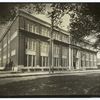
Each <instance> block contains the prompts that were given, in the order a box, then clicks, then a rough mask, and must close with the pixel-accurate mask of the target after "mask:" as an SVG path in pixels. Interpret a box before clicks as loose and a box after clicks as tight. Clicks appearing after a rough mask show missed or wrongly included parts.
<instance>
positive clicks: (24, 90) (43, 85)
mask: <svg viewBox="0 0 100 100" xmlns="http://www.w3.org/2000/svg"><path fill="white" fill-rule="evenodd" d="M47 95H49V96H77V95H78V96H88V95H89V96H99V95H100V74H90V75H66V76H52V77H46V78H40V79H32V80H27V81H20V82H12V83H8V84H5V85H0V96H47Z"/></svg>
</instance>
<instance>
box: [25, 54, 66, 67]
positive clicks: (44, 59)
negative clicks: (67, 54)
mask: <svg viewBox="0 0 100 100" xmlns="http://www.w3.org/2000/svg"><path fill="white" fill-rule="evenodd" d="M59 61H60V59H59V58H57V57H54V61H53V63H54V66H55V67H59ZM25 62H26V66H33V67H34V66H36V55H26V61H25ZM48 66H49V59H48V56H40V67H48ZM62 66H63V67H66V66H68V59H64V58H62Z"/></svg>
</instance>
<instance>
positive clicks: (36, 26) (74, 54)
mask: <svg viewBox="0 0 100 100" xmlns="http://www.w3.org/2000/svg"><path fill="white" fill-rule="evenodd" d="M51 40H52V42H53V43H52V49H51V46H50V41H51ZM51 52H52V56H51ZM96 54H97V51H96V50H95V49H94V48H93V47H92V45H91V44H90V43H89V42H86V41H84V42H80V43H78V42H75V41H71V36H70V34H69V33H68V32H67V31H65V30H63V29H60V28H54V30H53V35H52V36H51V24H49V23H47V22H45V21H42V20H40V19H38V18H36V17H34V16H32V15H30V14H28V13H26V12H24V11H19V13H18V15H17V16H16V17H15V19H14V20H13V22H12V24H11V25H10V27H9V28H8V29H7V31H6V32H5V33H4V34H3V36H2V37H1V39H0V66H1V67H5V66H6V64H8V63H9V62H10V60H12V61H13V66H15V67H14V68H15V69H17V70H24V71H25V70H26V71H27V70H28V71H38V72H40V71H47V72H49V71H50V70H51V69H53V70H54V71H67V70H74V69H76V70H77V69H92V68H97V66H96Z"/></svg>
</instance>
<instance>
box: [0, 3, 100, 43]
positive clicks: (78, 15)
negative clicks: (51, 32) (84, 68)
mask: <svg viewBox="0 0 100 100" xmlns="http://www.w3.org/2000/svg"><path fill="white" fill-rule="evenodd" d="M99 8H100V4H96V3H93V4H90V3H51V4H46V3H15V4H9V3H8V4H0V13H1V14H0V19H1V20H0V22H1V23H2V22H4V23H5V22H6V21H8V20H12V19H13V18H14V16H15V15H16V12H17V11H18V9H23V10H26V11H27V12H29V13H47V14H48V16H49V17H50V18H51V17H52V14H53V21H54V25H56V26H57V25H58V24H60V23H62V20H61V18H62V17H63V16H64V15H65V14H69V15H70V25H69V32H70V33H71V35H72V36H73V37H74V39H76V40H77V41H78V40H79V41H80V40H82V39H83V38H84V37H85V36H88V35H90V34H96V35H97V33H99V32H100V10H99ZM50 9H51V10H50ZM97 37H98V41H99V37H100V36H97ZM97 44H98V42H97Z"/></svg>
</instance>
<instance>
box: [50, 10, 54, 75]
mask: <svg viewBox="0 0 100 100" xmlns="http://www.w3.org/2000/svg"><path fill="white" fill-rule="evenodd" d="M53 28H54V11H52V12H51V37H50V73H53Z"/></svg>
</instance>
